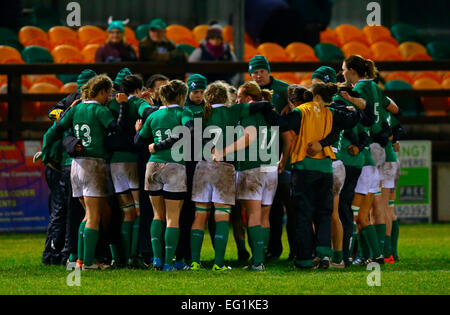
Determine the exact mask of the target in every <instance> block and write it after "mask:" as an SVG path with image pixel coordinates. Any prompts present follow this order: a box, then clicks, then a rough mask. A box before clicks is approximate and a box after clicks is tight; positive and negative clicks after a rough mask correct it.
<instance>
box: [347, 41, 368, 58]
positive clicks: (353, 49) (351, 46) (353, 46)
mask: <svg viewBox="0 0 450 315" xmlns="http://www.w3.org/2000/svg"><path fill="white" fill-rule="evenodd" d="M342 52H343V53H344V56H345V57H346V58H347V57H349V56H351V55H360V56H362V57H364V58H366V59H373V56H372V52H371V51H370V48H369V47H368V46H367V45H366V44H364V43H362V42H358V41H354V42H349V43H347V44H345V45H344V46H342Z"/></svg>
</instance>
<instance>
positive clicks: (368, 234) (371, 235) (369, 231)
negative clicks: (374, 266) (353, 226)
mask: <svg viewBox="0 0 450 315" xmlns="http://www.w3.org/2000/svg"><path fill="white" fill-rule="evenodd" d="M361 234H362V235H363V236H364V238H365V239H366V241H367V243H368V244H369V247H370V250H371V252H372V256H373V258H378V257H380V256H381V251H380V246H379V243H378V238H377V232H376V231H375V227H374V226H373V225H368V226H366V227H365V228H364V229H362V231H361ZM383 237H384V236H383Z"/></svg>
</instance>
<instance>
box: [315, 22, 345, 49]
mask: <svg viewBox="0 0 450 315" xmlns="http://www.w3.org/2000/svg"><path fill="white" fill-rule="evenodd" d="M320 42H321V43H329V44H333V45H335V46H338V47H340V46H341V42H340V41H339V38H338V36H337V35H336V33H335V32H334V31H333V30H332V29H331V28H329V27H327V28H326V29H325V30H324V31H322V32H320Z"/></svg>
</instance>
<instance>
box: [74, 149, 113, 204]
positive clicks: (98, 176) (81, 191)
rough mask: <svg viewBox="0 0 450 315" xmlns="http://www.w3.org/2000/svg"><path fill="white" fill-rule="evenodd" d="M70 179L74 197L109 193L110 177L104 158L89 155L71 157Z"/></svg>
mask: <svg viewBox="0 0 450 315" xmlns="http://www.w3.org/2000/svg"><path fill="white" fill-rule="evenodd" d="M70 181H71V183H72V192H73V193H72V196H73V197H74V198H78V197H106V196H109V195H110V177H109V173H108V169H107V166H106V161H105V160H104V159H100V158H89V157H83V158H75V159H73V160H72V167H71V170H70Z"/></svg>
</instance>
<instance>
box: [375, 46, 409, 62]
mask: <svg viewBox="0 0 450 315" xmlns="http://www.w3.org/2000/svg"><path fill="white" fill-rule="evenodd" d="M370 50H371V51H372V54H373V57H374V58H375V60H376V61H386V60H396V61H402V60H403V58H402V56H400V54H399V53H398V50H397V47H396V46H395V45H393V44H391V43H390V42H383V41H381V42H376V43H375V44H372V46H370Z"/></svg>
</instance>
